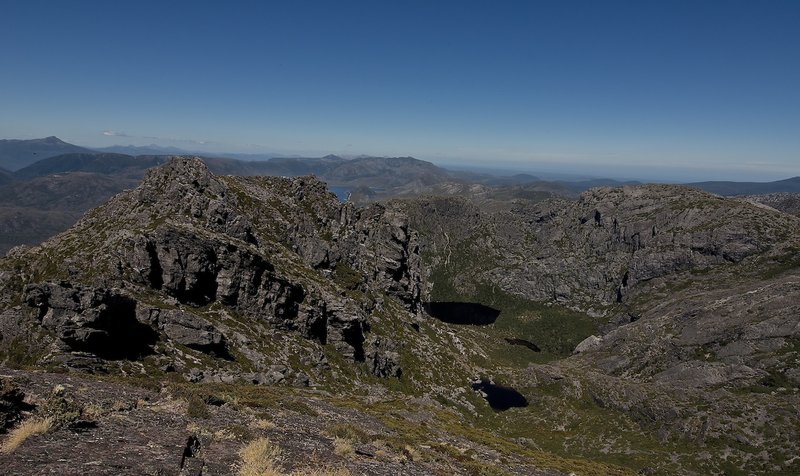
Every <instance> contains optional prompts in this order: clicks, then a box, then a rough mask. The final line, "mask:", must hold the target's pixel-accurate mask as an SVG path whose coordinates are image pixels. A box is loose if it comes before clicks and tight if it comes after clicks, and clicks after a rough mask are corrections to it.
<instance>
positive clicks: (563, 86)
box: [0, 0, 800, 180]
mask: <svg viewBox="0 0 800 476" xmlns="http://www.w3.org/2000/svg"><path fill="white" fill-rule="evenodd" d="M229 3H231V4H233V3H234V2H229ZM235 4H236V6H235V7H232V6H230V5H228V4H225V3H223V2H201V1H194V2H147V1H137V2H126V3H123V2H107V1H106V2H89V1H74V2H61V1H51V2H38V1H34V0H25V1H8V0H0V11H2V15H0V58H2V67H1V68H0V138H30V137H43V136H49V135H57V136H59V137H61V138H62V139H64V140H67V141H70V142H73V143H77V144H81V145H90V146H105V145H111V144H137V145H142V144H150V143H156V144H161V145H173V146H178V147H182V148H185V149H193V150H201V151H230V152H253V153H257V152H275V153H279V154H299V155H324V154H327V153H338V154H353V155H355V154H372V155H403V156H405V155H411V156H414V157H418V158H422V159H427V160H431V161H434V162H438V163H449V164H463V165H468V166H469V165H482V166H489V165H491V166H495V165H496V166H503V167H508V168H515V169H524V170H530V171H536V170H557V171H563V172H574V173H584V174H592V175H605V176H615V177H642V178H648V179H654V178H655V179H659V178H660V179H664V180H683V179H685V180H691V179H695V178H697V179H706V178H718V179H753V180H770V179H777V178H785V177H789V176H793V175H800V26H798V25H800V2H797V1H778V0H772V1H768V2H755V1H746V2H744V1H677V0H674V1H673V0H670V1H647V0H639V1H629V2H615V1H586V2H575V1H549V2H538V1H519V2H488V1H483V2H471V1H458V2H445V1H421V2H416V1H394V2H381V1H364V2H349V1H336V2H305V1H293V2H286V1H282V2H266V1H265V2H235Z"/></svg>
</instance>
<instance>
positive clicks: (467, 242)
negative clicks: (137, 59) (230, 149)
mask: <svg viewBox="0 0 800 476" xmlns="http://www.w3.org/2000/svg"><path fill="white" fill-rule="evenodd" d="M546 196H547V195H544V196H540V195H536V196H532V198H524V197H520V196H515V197H513V198H510V199H508V200H505V201H503V203H498V201H497V200H490V201H487V200H486V199H485V197H483V198H481V199H474V198H471V197H470V196H469V194H460V195H449V196H425V197H416V198H409V199H404V200H395V201H392V202H387V203H383V204H377V203H376V204H371V205H368V206H365V207H359V206H356V205H354V204H353V203H341V202H340V201H339V200H337V198H336V196H335V195H334V194H333V193H331V192H329V191H328V190H327V188H326V185H325V183H323V182H321V181H319V180H318V179H316V178H314V177H313V176H307V177H297V178H281V177H235V176H217V175H214V174H212V173H210V172H209V171H208V169H207V168H206V166H205V165H204V164H203V163H202V162H201V161H200V160H199V159H197V158H192V157H176V158H173V159H172V160H170V161H169V162H168V163H166V164H165V165H162V166H160V167H158V168H155V169H151V170H150V171H149V172H148V173H147V175H146V176H145V178H144V180H143V181H142V182H141V184H140V185H138V186H137V187H136V188H134V189H132V190H127V191H124V192H122V193H120V194H118V195H116V196H114V197H113V198H111V199H110V200H109V201H108V202H106V203H105V204H103V205H101V206H100V207H98V208H95V209H93V210H91V211H90V212H88V213H87V214H86V215H84V216H83V217H82V218H81V219H80V221H79V222H78V223H77V224H75V225H74V226H73V227H72V228H70V229H69V230H67V231H65V232H64V233H61V234H60V235H57V236H55V237H53V238H51V239H49V240H48V241H46V242H44V243H43V244H41V245H39V246H35V247H25V246H20V247H17V248H14V249H12V250H11V251H10V252H9V253H8V255H7V256H6V257H5V258H4V259H2V261H0V359H2V363H3V368H2V375H0V425H1V426H2V428H3V431H5V433H6V435H4V436H3V438H4V439H3V443H2V446H0V464H2V465H3V468H4V470H6V471H9V472H10V474H54V473H55V474H115V475H116V474H132V475H133V474H182V475H183V474H192V475H200V474H202V475H209V474H297V475H300V474H378V475H382V474H385V475H395V474H420V475H427V474H469V475H473V474H474V475H486V474H489V475H503V474H518V475H528V474H637V473H638V474H711V473H716V474H723V473H724V474H758V473H761V474H796V473H797V472H798V471H800V457H798V456H797V455H798V451H800V447H798V445H797V442H798V441H800V434H799V433H800V432H799V431H798V428H800V411H799V410H798V409H800V373H798V364H799V363H800V231H799V230H800V226H799V225H800V218H798V217H797V216H795V215H792V214H791V213H785V212H782V211H780V210H778V209H775V208H771V207H768V206H765V205H762V204H760V203H757V201H756V200H749V201H747V200H741V199H732V198H731V199H729V198H723V197H719V196H716V195H712V194H709V193H706V192H702V191H699V190H696V189H691V188H686V187H679V186H667V185H637V186H625V187H619V188H596V189H591V190H589V191H587V192H584V193H583V194H581V195H580V197H579V198H577V199H574V200H568V199H563V198H549V199H546V200H543V198H545V197H546ZM776 208H777V207H776ZM254 468H255V469H254ZM248 471H250V472H248ZM269 471H272V472H269Z"/></svg>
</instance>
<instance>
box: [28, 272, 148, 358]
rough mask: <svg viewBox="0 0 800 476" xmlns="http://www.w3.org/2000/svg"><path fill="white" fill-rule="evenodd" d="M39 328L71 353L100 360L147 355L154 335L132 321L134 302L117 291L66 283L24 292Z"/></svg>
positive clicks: (49, 284)
mask: <svg viewBox="0 0 800 476" xmlns="http://www.w3.org/2000/svg"><path fill="white" fill-rule="evenodd" d="M24 300H25V302H26V303H27V304H28V305H29V306H31V307H34V308H36V309H37V310H38V317H39V319H40V320H41V324H42V327H44V328H46V329H48V330H50V331H52V332H53V333H55V335H56V336H57V337H58V338H59V339H60V340H61V341H62V342H63V343H64V344H66V345H67V346H68V348H70V349H73V350H81V351H87V352H91V353H93V354H96V355H98V356H100V357H103V358H109V359H117V358H136V357H140V356H142V355H145V354H147V353H149V352H150V348H151V346H152V345H153V344H154V343H155V338H156V334H155V332H154V331H153V330H152V329H151V328H149V327H148V326H146V325H144V324H142V323H141V322H139V321H138V320H137V319H136V301H135V300H134V299H132V298H131V297H130V296H127V295H125V294H123V293H121V292H120V291H119V290H114V289H102V288H86V287H82V286H73V285H71V284H70V283H58V284H56V283H40V284H34V285H29V286H27V287H26V289H25V295H24Z"/></svg>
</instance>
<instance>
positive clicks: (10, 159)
mask: <svg viewBox="0 0 800 476" xmlns="http://www.w3.org/2000/svg"><path fill="white" fill-rule="evenodd" d="M90 152H92V151H90V150H88V149H85V148H83V147H79V146H77V145H72V144H69V143H67V142H64V141H62V140H61V139H59V138H58V137H46V138H44V139H31V140H21V139H0V167H2V168H4V169H8V170H10V171H15V170H19V169H21V168H23V167H27V166H28V165H30V164H33V163H34V162H37V161H40V160H42V159H47V158H50V157H55V156H57V155H63V154H71V153H90Z"/></svg>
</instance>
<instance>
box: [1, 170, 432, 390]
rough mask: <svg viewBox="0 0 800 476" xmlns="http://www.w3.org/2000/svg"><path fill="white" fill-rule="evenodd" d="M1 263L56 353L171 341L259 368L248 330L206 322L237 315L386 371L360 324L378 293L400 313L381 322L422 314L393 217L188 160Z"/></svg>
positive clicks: (402, 232)
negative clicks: (245, 359)
mask: <svg viewBox="0 0 800 476" xmlns="http://www.w3.org/2000/svg"><path fill="white" fill-rule="evenodd" d="M7 265H8V266H7V268H6V269H9V270H8V271H6V272H5V273H4V274H2V275H0V280H2V282H3V287H2V288H3V291H4V294H5V299H6V300H7V302H10V303H12V302H15V301H17V300H21V303H22V304H23V306H26V308H27V309H30V312H29V313H28V315H30V317H31V318H32V319H33V321H31V322H37V323H38V324H39V325H40V326H41V327H42V328H43V329H44V330H46V331H48V332H49V333H50V335H52V336H53V337H55V338H57V341H55V343H57V344H58V346H56V347H57V348H59V349H61V351H65V352H85V353H88V354H90V355H93V356H96V357H100V358H104V359H137V358H141V357H143V356H145V355H148V354H151V353H158V354H164V355H167V354H174V353H175V352H176V350H175V347H174V346H175V345H178V346H184V347H186V348H190V349H194V350H197V351H200V352H202V353H205V354H209V355H211V356H214V357H218V358H221V359H223V360H226V359H227V360H234V358H233V357H232V353H236V352H239V353H244V354H246V355H251V356H252V357H253V360H254V361H255V362H253V361H251V362H250V364H249V365H255V370H256V371H257V372H263V371H265V370H268V369H269V368H270V367H269V365H270V364H269V363H268V362H263V363H262V360H263V359H262V357H260V356H259V355H258V352H257V351H256V350H255V349H253V348H251V347H250V346H249V345H250V344H249V343H250V342H252V341H253V337H252V336H250V337H248V335H247V334H248V333H247V332H242V331H240V330H234V329H233V328H231V325H230V324H226V323H225V322H220V321H219V320H217V318H222V319H223V321H225V320H226V319H227V320H229V319H244V320H246V321H247V322H251V323H259V325H263V326H266V328H268V329H269V328H272V329H279V330H284V331H290V332H296V333H298V334H299V335H301V336H302V337H304V338H306V339H309V340H311V341H313V342H316V343H318V344H322V345H328V344H330V345H331V346H332V347H333V348H335V349H336V350H337V351H338V352H340V353H341V354H342V355H343V356H344V357H345V358H348V359H352V360H355V361H365V360H366V359H367V358H369V360H370V369H371V371H372V372H373V373H375V374H376V375H379V376H384V377H391V376H395V377H396V376H399V375H400V373H401V370H400V365H401V364H400V363H399V361H398V359H399V357H398V354H397V353H396V352H395V351H394V350H393V345H394V344H392V343H391V339H388V338H383V339H376V338H370V340H368V336H369V334H370V327H371V324H370V322H369V321H370V319H371V316H372V315H373V311H375V310H381V309H383V308H384V304H383V303H384V300H385V299H393V300H397V303H398V304H399V305H401V306H402V308H404V310H403V311H402V312H399V313H395V314H394V315H392V316H391V318H392V319H400V320H405V321H408V322H409V323H411V322H412V321H413V320H414V319H415V315H416V314H418V313H419V312H420V310H421V289H422V280H421V276H422V272H421V268H420V266H421V261H420V258H419V249H418V245H417V237H416V234H415V233H414V232H413V231H411V230H410V229H409V227H408V221H407V219H406V218H405V217H404V216H403V215H402V214H401V213H399V212H396V211H390V210H386V209H385V208H384V207H382V206H380V205H373V206H371V207H369V208H366V209H358V208H355V207H354V206H353V205H350V204H347V205H344V204H341V203H339V202H338V200H337V199H336V198H335V196H334V195H333V194H331V193H330V192H328V191H327V190H326V188H325V184H324V183H322V182H319V181H318V180H316V179H314V178H313V177H301V178H297V179H285V178H271V177H250V178H234V177H216V176H214V175H212V174H211V173H209V171H208V170H207V168H206V167H205V165H203V164H202V162H201V161H200V160H199V159H195V158H175V159H173V160H172V161H171V162H169V163H168V164H166V165H165V166H163V167H161V168H158V169H153V170H152V171H150V172H148V174H147V176H146V177H145V179H144V181H143V182H142V183H141V185H140V186H139V187H137V188H136V189H134V190H131V191H128V192H124V193H122V194H120V195H118V196H116V197H114V198H113V199H112V200H110V201H109V202H108V203H107V204H105V205H103V206H102V207H100V208H98V209H95V210H93V211H92V212H90V213H88V214H87V215H86V216H85V217H84V219H83V220H81V222H79V223H78V224H77V225H76V226H75V227H73V228H72V229H71V230H69V231H67V232H65V233H64V234H62V235H60V236H58V237H55V238H54V239H52V240H50V241H48V242H47V243H45V244H43V245H42V246H41V247H36V248H31V249H28V250H20V252H19V253H17V254H15V255H13V256H12V257H11V258H10V259H9V260H8V262H7ZM14 267H16V269H13V268H14ZM353 293H355V294H353ZM20 294H21V298H20V297H19V295H20ZM26 312H28V311H25V308H22V309H20V308H19V307H18V308H15V309H10V310H8V311H7V315H6V316H5V317H4V316H0V321H1V322H5V323H7V324H8V323H11V321H12V319H11V316H12V315H13V316H17V317H18V316H19V315H20V313H22V314H23V315H24V314H25V313H26ZM159 343H160V344H159ZM42 344H44V343H42ZM367 347H369V348H368V349H367ZM177 352H178V355H180V350H179V349H178V351H177ZM206 370H208V369H206ZM242 375H244V373H242ZM265 380H270V379H265ZM272 380H274V379H272Z"/></svg>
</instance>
